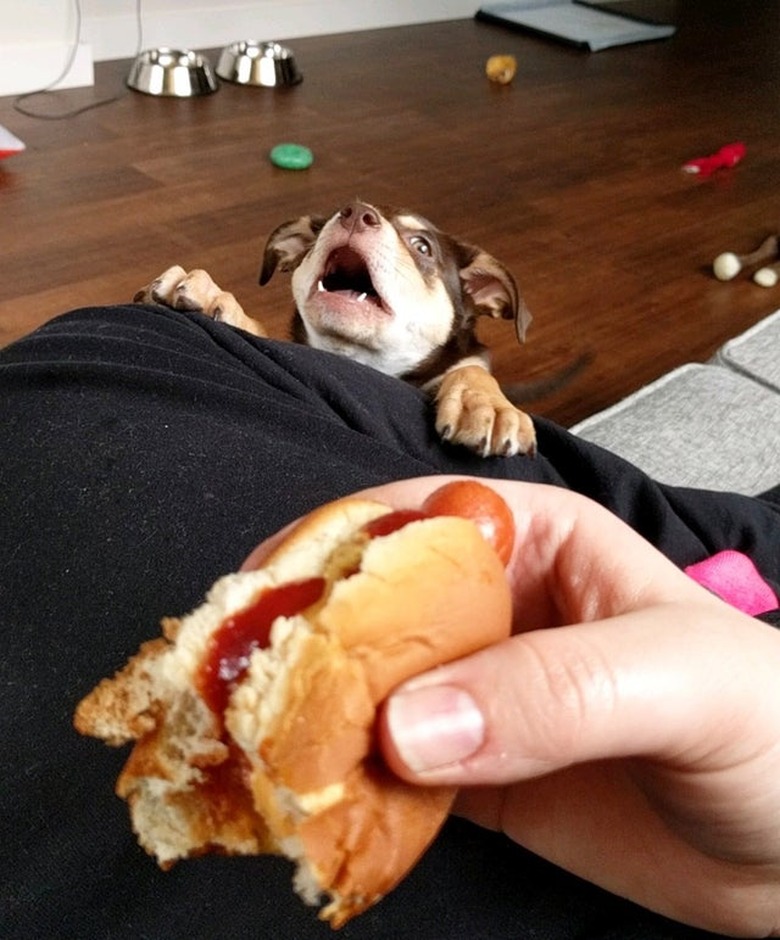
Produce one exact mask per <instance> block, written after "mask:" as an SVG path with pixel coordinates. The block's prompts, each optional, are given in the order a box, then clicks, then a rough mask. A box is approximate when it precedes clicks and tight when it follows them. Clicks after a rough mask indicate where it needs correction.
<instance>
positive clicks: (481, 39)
mask: <svg viewBox="0 0 780 940" xmlns="http://www.w3.org/2000/svg"><path fill="white" fill-rule="evenodd" d="M621 7H623V8H625V9H628V10H637V11H639V12H642V13H644V14H648V13H653V12H656V13H657V14H658V15H659V16H661V17H667V18H673V19H674V20H675V21H676V22H677V24H678V34H677V36H676V37H675V38H674V39H672V40H669V41H665V42H660V43H653V44H647V45H638V46H632V47H624V48H622V49H614V50H609V51H606V52H601V53H598V54H595V55H588V54H586V53H582V52H579V51H576V50H573V49H569V48H567V47H565V46H560V45H556V44H554V43H551V42H545V41H542V40H537V39H533V38H530V37H527V36H522V35H519V34H515V33H511V32H508V31H505V30H502V29H500V28H497V27H493V26H487V25H484V24H477V23H475V22H473V21H470V20H460V21H452V22H447V23H439V24H431V25H425V26H413V27H404V28H400V29H389V30H374V31H369V32H363V33H355V34H349V35H342V36H327V37H316V38H310V39H299V40H295V41H294V42H292V43H291V45H292V46H293V48H294V50H295V52H296V55H297V57H298V61H299V64H300V67H301V69H302V71H303V72H304V81H303V83H302V84H301V85H300V86H298V87H297V88H295V89H292V90H290V91H287V92H273V91H268V90H265V89H247V88H240V87H236V86H231V85H227V84H223V86H222V87H221V89H220V91H219V92H218V93H217V94H215V95H212V96H210V97H208V98H204V99H198V100H168V99H157V98H149V97H146V96H143V95H138V94H135V93H131V92H127V93H125V94H122V96H121V98H120V99H119V100H118V101H117V102H115V103H112V104H110V105H107V106H105V107H102V108H98V109H96V110H92V111H88V112H86V113H84V114H82V115H79V116H78V117H74V118H71V119H68V120H64V121H39V120H32V119H29V118H25V117H22V116H21V115H19V114H17V113H16V112H14V110H13V109H12V102H11V100H10V99H8V98H6V99H0V123H2V124H4V125H6V126H7V127H9V128H10V129H11V130H13V131H14V133H16V134H17V135H18V136H20V137H22V138H23V139H24V140H25V141H26V142H27V144H28V150H27V152H26V153H25V154H24V155H22V156H19V157H15V158H12V159H11V160H7V161H4V162H3V163H2V164H0V218H1V219H2V226H1V227H0V242H1V244H0V342H2V343H7V342H9V341H12V340H13V339H15V338H16V337H18V336H20V335H22V334H23V333H25V332H27V331H29V330H30V329H32V328H34V327H35V326H37V325H39V324H40V323H42V322H44V321H45V320H47V319H48V318H50V317H52V316H54V315H56V314H58V313H61V312H63V311H65V310H67V309H69V308H71V307H75V306H81V305H87V304H97V303H107V302H108V303H110V302H114V301H120V300H126V299H129V298H130V297H132V295H133V293H134V291H135V289H136V288H137V287H139V286H140V285H141V284H143V283H146V282H147V281H148V280H150V279H151V278H152V277H153V276H154V275H155V274H157V273H159V271H160V270H161V269H162V268H164V267H166V266H167V265H168V264H171V263H179V264H182V265H184V266H185V267H196V266H199V267H205V268H207V269H209V270H210V271H211V272H212V274H213V275H214V277H215V278H216V279H217V280H218V281H219V282H220V283H222V284H223V286H225V287H227V288H229V289H231V290H233V291H234V292H235V293H236V294H237V295H238V296H239V298H240V299H241V300H242V302H243V303H244V305H245V307H246V308H247V310H249V311H251V312H254V313H257V314H258V315H261V316H262V318H263V319H264V320H265V321H266V323H267V324H268V325H269V326H270V328H271V331H272V333H273V334H274V335H278V336H283V335H285V333H286V323H287V318H288V315H289V309H290V301H289V288H288V283H287V281H286V279H285V277H284V276H280V277H277V278H276V279H274V281H272V282H271V284H270V285H269V286H267V287H266V288H263V289H262V290H261V289H260V288H259V287H258V286H257V273H258V268H259V260H260V256H261V253H262V249H263V244H264V241H265V237H266V236H267V235H268V233H269V232H270V231H271V230H272V229H273V228H274V227H275V226H276V225H277V224H279V223H280V222H282V221H284V220H286V219H288V218H292V217H294V216H297V215H299V214H302V213H305V212H310V211H316V212H330V211H332V210H334V209H335V208H337V207H338V206H339V205H341V204H342V203H344V202H346V201H347V200H348V199H350V198H352V197H353V196H355V195H359V196H361V197H363V198H365V199H368V200H370V201H374V202H379V203H383V202H385V203H392V204H402V205H407V206H409V207H411V208H414V209H416V210H418V211H420V212H423V213H424V214H426V215H428V216H429V217H430V218H432V219H433V220H434V221H435V222H437V223H438V224H439V225H440V226H441V227H442V228H444V229H446V230H449V231H452V232H454V233H456V234H460V235H461V236H463V237H464V238H467V239H468V240H470V241H473V242H476V243H478V244H481V245H482V246H483V247H484V248H486V249H487V250H489V251H491V252H492V253H493V254H495V255H496V256H497V257H499V258H500V259H501V260H503V261H504V262H505V263H506V264H507V265H508V266H509V267H510V268H511V269H512V270H513V271H514V272H515V274H516V276H517V278H518V280H519V282H520V284H521V288H522V291H523V293H524V296H525V298H526V300H527V302H528V305H529V307H530V308H531V310H532V311H533V313H534V316H535V319H534V323H533V325H532V328H531V331H530V334H529V341H528V343H527V344H526V345H525V346H524V347H522V348H519V347H517V345H516V344H515V342H514V339H513V336H512V331H511V329H509V328H508V326H507V325H506V324H504V323H485V324H484V329H483V334H484V337H485V338H486V339H487V340H488V341H489V342H490V343H491V345H492V346H493V347H494V349H495V363H496V371H497V374H498V375H499V377H500V378H501V379H502V380H504V381H507V382H521V381H523V380H525V379H528V378H535V377H540V376H544V375H547V374H550V373H552V372H555V371H556V370H557V369H558V368H560V367H561V366H562V365H563V364H565V363H566V362H569V361H571V360H572V359H573V358H575V357H576V356H578V355H580V354H581V353H582V352H588V353H591V354H592V356H593V359H592V362H591V364H590V366H589V367H588V368H587V370H586V371H585V372H584V373H583V374H582V375H581V376H580V377H579V378H578V379H577V380H576V381H574V382H573V383H571V384H570V385H569V386H568V387H566V388H565V389H563V390H561V391H559V392H558V393H557V394H555V395H551V396H549V397H548V398H546V399H542V400H540V401H539V402H535V403H534V405H533V407H534V410H537V411H538V412H539V413H543V414H546V415H548V416H550V417H552V418H554V419H556V420H558V421H560V422H562V423H564V424H568V423H571V422H573V421H576V420H578V419H579V418H581V417H583V416H585V415H587V414H589V413H591V412H593V411H595V410H597V409H599V408H602V407H604V406H606V405H608V404H610V403H612V402H614V401H616V400H618V399H619V398H621V397H622V396H623V395H625V394H627V393H629V392H631V391H632V390H634V389H636V388H637V387H639V386H640V385H642V384H644V383H645V382H647V381H650V380H651V379H653V378H655V377H656V376H658V375H660V374H662V373H663V372H665V371H667V370H668V369H671V368H673V367H674V366H676V365H678V364H680V363H682V362H686V361H691V360H696V361H704V360H706V359H707V358H708V357H709V356H710V355H712V353H713V352H714V351H715V349H717V347H718V346H719V345H720V344H721V343H722V342H724V341H725V340H726V339H728V338H729V337H730V336H732V335H734V334H735V333H737V332H739V331H741V330H742V329H745V328H746V327H748V326H750V325H751V324H752V323H754V322H756V321H757V320H759V319H760V318H761V317H763V316H765V315H766V314H768V313H769V312H771V311H772V310H774V309H775V308H777V307H780V292H777V291H772V290H766V289H763V288H760V287H757V286H755V285H754V284H752V282H751V281H749V280H747V279H740V280H738V281H734V282H732V283H729V284H721V283H719V282H717V281H716V280H715V279H714V278H713V277H712V275H711V273H710V269H709V265H710V264H711V261H712V259H713V258H714V257H715V255H717V254H718V253H719V252H720V251H723V250H725V249H733V250H737V251H747V250H749V249H751V248H752V247H754V246H755V245H756V244H757V243H758V242H759V241H760V240H761V238H762V237H763V236H764V235H765V234H767V233H769V232H771V231H777V230H778V212H777V206H776V202H775V200H774V198H773V195H774V192H775V190H776V189H777V182H778V176H779V175H780V125H778V122H777V119H776V111H777V88H778V87H780V74H779V73H780V57H778V56H777V54H776V50H777V48H778V45H780V17H778V15H777V11H776V9H775V5H774V4H767V3H763V2H760V0H712V2H710V3H707V4H701V3H698V2H696V0H678V2H671V0H633V2H632V0H626V2H624V3H622V4H621ZM495 52H511V53H513V54H515V55H516V56H517V59H518V63H519V71H518V75H517V77H516V79H515V81H514V83H513V84H512V85H511V86H509V87H497V86H493V85H491V84H490V83H489V82H487V80H486V79H485V78H484V75H483V67H484V62H485V60H486V58H487V57H488V56H489V55H490V54H493V53H495ZM128 67H129V63H128V62H111V63H102V64H100V65H99V66H98V67H97V70H96V71H97V83H96V86H95V88H94V89H74V90H71V91H66V92H61V93H58V94H57V95H56V96H49V97H48V98H46V99H38V100H35V101H33V102H29V103H30V104H32V105H34V106H35V107H37V108H41V109H45V108H50V109H54V108H55V107H56V108H70V107H76V106H80V105H83V104H86V103H89V102H91V101H94V100H97V99H101V98H104V97H106V96H109V95H112V94H115V93H118V92H122V90H123V82H124V77H125V75H126V73H127V69H128ZM735 139H742V140H744V141H745V142H746V144H747V146H748V155H747V158H746V159H745V161H744V162H743V163H742V164H741V165H740V166H739V167H737V168H736V169H735V170H733V171H730V172H724V173H721V174H719V175H717V176H716V177H713V178H710V179H706V180H705V179H697V178H693V177H690V176H687V175H686V174H684V173H682V172H681V170H680V166H681V164H682V163H683V162H685V160H687V159H689V158H691V157H694V156H698V155H703V154H707V153H711V152H713V151H714V150H717V149H718V148H719V147H720V146H722V145H723V144H725V143H728V142H730V141H732V140H735ZM283 140H295V141H299V142H301V143H305V144H307V145H309V146H310V147H311V148H312V149H313V150H314V152H315V157H316V162H315V164H314V166H313V167H312V169H311V170H309V171H307V172H305V173H290V172H285V171H281V170H278V169H276V168H274V167H273V166H271V164H270V162H269V161H268V156H267V155H268V151H269V149H270V147H271V146H272V145H273V144H275V143H278V142H280V141H283Z"/></svg>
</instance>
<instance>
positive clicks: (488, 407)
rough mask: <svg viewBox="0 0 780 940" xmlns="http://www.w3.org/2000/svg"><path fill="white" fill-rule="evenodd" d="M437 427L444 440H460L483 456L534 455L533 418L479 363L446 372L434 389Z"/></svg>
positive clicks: (460, 442) (459, 442) (459, 441)
mask: <svg viewBox="0 0 780 940" xmlns="http://www.w3.org/2000/svg"><path fill="white" fill-rule="evenodd" d="M435 401H436V430H437V431H438V432H439V434H440V435H441V437H442V438H443V439H444V440H446V441H451V442H452V443H454V444H463V445H464V446H466V447H469V448H470V449H471V450H474V451H476V452H477V453H478V454H481V455H482V456H483V457H511V456H513V455H514V454H528V455H533V454H534V453H535V452H536V432H535V431H534V426H533V422H532V421H531V419H530V418H529V417H528V415H527V414H526V413H525V412H524V411H520V410H519V409H518V408H515V406H514V405H513V404H512V402H511V401H509V399H508V398H507V397H506V396H505V395H504V393H503V392H502V391H501V387H500V386H499V384H498V382H497V381H496V380H495V378H493V376H492V375H491V374H490V373H489V372H488V371H487V369H485V368H483V367H482V366H479V365H465V366H456V367H455V368H453V369H450V370H449V371H448V372H446V373H445V374H444V376H443V378H442V380H441V384H440V385H439V388H438V391H437V392H436V398H435Z"/></svg>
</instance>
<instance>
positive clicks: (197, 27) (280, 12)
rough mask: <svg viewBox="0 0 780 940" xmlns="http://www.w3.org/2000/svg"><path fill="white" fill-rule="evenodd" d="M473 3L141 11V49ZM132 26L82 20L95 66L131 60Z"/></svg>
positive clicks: (197, 45)
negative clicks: (125, 59) (99, 63)
mask: <svg viewBox="0 0 780 940" xmlns="http://www.w3.org/2000/svg"><path fill="white" fill-rule="evenodd" d="M477 5H478V4H477V0H372V2H370V3H366V2H362V0H361V2H357V3H356V2H355V0H328V2H327V3H323V2H322V0H286V2H284V3H280V2H278V0H254V2H237V0H211V2H210V3H209V5H208V7H198V8H197V9H192V8H191V7H190V8H188V7H186V6H185V7H184V8H179V9H176V8H173V7H172V8H170V9H168V10H161V9H159V8H158V9H155V10H154V11H148V12H145V11H144V9H143V6H142V22H143V43H142V45H143V47H144V48H146V49H148V48H152V47H155V46H174V47H176V48H187V49H208V48H218V47H220V46H224V45H227V44H228V43H231V42H235V41H236V40H239V39H256V40H260V41H266V40H277V39H293V38H296V37H300V36H318V35H324V34H327V33H342V32H354V31H356V30H360V29H377V28H382V27H386V26H402V25H406V24H410V23H426V22H436V21H440V20H452V19H458V18H463V17H471V16H473V15H474V11H475V10H476V7H477ZM137 34H138V30H137V23H136V19H135V16H134V15H133V14H131V13H130V12H125V13H123V14H116V15H115V14H113V13H110V14H106V13H103V14H102V15H93V16H86V17H85V18H84V27H83V36H84V39H85V40H86V41H88V42H90V43H91V44H92V47H93V49H94V55H95V61H96V62H100V61H103V60H105V59H121V58H126V57H128V56H132V55H134V53H135V51H136V46H137Z"/></svg>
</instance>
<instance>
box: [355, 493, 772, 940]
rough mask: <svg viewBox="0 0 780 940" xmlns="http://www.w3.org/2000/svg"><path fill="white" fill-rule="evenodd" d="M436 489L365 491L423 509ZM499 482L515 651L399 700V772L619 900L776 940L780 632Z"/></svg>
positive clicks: (593, 514) (618, 531) (391, 720)
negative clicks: (444, 790) (508, 516)
mask: <svg viewBox="0 0 780 940" xmlns="http://www.w3.org/2000/svg"><path fill="white" fill-rule="evenodd" d="M440 484H441V480H440V479H435V480H427V479H426V480H416V481H406V482H404V483H399V484H394V485H391V486H388V487H382V488H379V489H377V490H374V491H372V492H371V495H372V496H374V497H375V498H379V499H382V500H384V501H387V502H391V503H393V504H395V505H399V506H403V505H414V504H419V503H420V502H421V501H423V500H424V499H425V498H426V497H427V495H428V493H429V492H430V491H431V490H433V489H435V488H436V487H438V486H439V485H440ZM491 486H492V487H494V489H496V490H497V491H498V492H500V493H501V495H502V496H503V497H504V499H505V500H506V501H507V503H508V504H509V505H510V507H511V508H512V510H513V514H514V519H515V525H516V537H515V546H514V551H513V554H512V559H511V561H510V563H509V568H508V573H509V577H510V581H511V585H512V594H513V605H514V632H515V635H513V636H512V637H511V638H510V639H508V640H506V641H503V642H500V643H498V644H495V645H493V646H492V647H490V648H489V649H486V650H483V651H481V652H478V653H476V654H475V655H472V656H468V657H466V658H463V659H461V660H459V661H458V662H455V663H452V664H450V665H447V666H443V667H441V668H438V669H436V670H434V671H433V672H430V673H427V674H425V675H421V676H417V677H416V678H414V679H412V680H411V681H408V682H406V683H404V684H403V685H401V687H400V688H398V689H397V690H395V692H394V693H393V694H392V695H391V696H390V697H389V699H388V700H387V702H386V703H385V707H384V710H383V713H382V717H381V731H382V738H383V747H384V752H385V755H386V758H387V760H388V762H389V763H390V765H391V766H392V767H393V769H394V770H395V771H396V772H397V773H398V774H399V775H400V776H402V777H403V778H404V779H406V780H409V781H415V782H417V783H420V784H422V785H432V784H437V785H441V784H451V785H456V786H459V787H460V788H461V789H460V796H459V799H458V803H457V804H456V805H457V810H458V812H460V813H461V814H462V815H464V816H467V817H469V818H471V819H473V820H474V821H476V822H478V823H480V824H482V825H485V826H487V827H490V828H493V829H497V830H503V831H504V832H506V833H507V835H509V836H510V837H511V838H513V839H515V840H516V841H518V842H520V843H521V844H523V845H525V846H527V847H529V848H530V849H532V850H534V851H536V852H537V853H539V854H541V855H543V856H545V857H547V858H549V859H550V860H552V861H554V862H556V863H558V864H560V865H562V866H563V867H565V868H567V869H569V870H571V871H573V872H575V873H577V874H579V875H580V876H582V877H584V878H587V879H588V880H591V881H593V882H596V883H598V884H600V885H602V886H604V887H606V888H607V889H609V890H612V891H614V892H616V893H617V894H620V895H623V896H626V897H629V898H631V899H633V900H635V901H637V902H639V903H640V904H643V905H645V906H647V907H649V908H651V909H654V910H657V911H659V912H661V913H663V914H666V915H668V916H670V917H674V918H676V919H678V920H681V921H683V922H686V923H690V924H694V925H698V926H701V927H704V928H706V929H710V930H716V931H719V932H723V933H728V934H734V935H740V936H741V935H744V936H780V635H779V634H778V633H777V631H776V630H773V629H772V628H771V627H769V626H767V625H765V624H763V623H761V622H760V621H756V620H754V619H753V618H751V617H748V616H745V615H743V614H741V613H739V612H738V611H736V610H734V609H732V608H731V607H729V606H728V605H726V604H725V603H723V602H722V601H720V600H719V599H717V598H716V597H714V596H712V595H710V594H708V593H707V592H706V591H705V590H704V589H703V588H701V587H699V586H698V585H696V584H695V583H694V582H693V581H692V580H690V579H689V578H688V577H687V576H686V575H685V574H683V573H682V572H680V571H679V570H678V569H677V568H675V567H674V566H673V565H672V564H671V563H670V562H668V561H667V560H666V559H665V558H663V557H662V556H661V555H660V554H659V553H657V552H656V551H655V550H654V549H653V548H651V547H650V546H649V545H648V544H647V543H645V542H644V541H643V540H642V539H641V538H640V537H639V536H637V535H636V534H635V533H634V532H632V531H631V530H630V529H629V528H628V527H626V526H625V525H624V524H623V523H622V522H620V521H619V520H617V519H616V518H615V517H613V516H612V515H611V514H609V513H608V512H607V511H605V510H603V509H602V508H600V507H599V506H597V505H595V504H593V503H591V502H589V501H587V500H585V499H584V498H582V497H579V496H577V495H575V494H572V493H569V492H567V491H564V490H560V489H551V488H547V487H542V486H536V485H534V486H530V485H526V484H519V483H504V482H500V481H495V482H492V483H491ZM473 785H479V786H473Z"/></svg>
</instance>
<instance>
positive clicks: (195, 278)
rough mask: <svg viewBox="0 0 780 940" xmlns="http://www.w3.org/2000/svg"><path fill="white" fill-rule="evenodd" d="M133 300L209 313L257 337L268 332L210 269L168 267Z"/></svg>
mask: <svg viewBox="0 0 780 940" xmlns="http://www.w3.org/2000/svg"><path fill="white" fill-rule="evenodd" d="M133 302H134V303H156V304H162V305H163V306H164V307H171V308H172V309H174V310H188V311H192V312H194V313H205V314H206V316H209V317H213V318H214V319H215V320H221V321H222V322H223V323H229V324H230V325H231V326H237V327H238V328H239V329H242V330H246V332H247V333H253V334H254V335H255V336H267V335H268V334H267V333H266V331H265V329H264V328H263V326H262V325H261V324H260V323H259V322H258V321H257V320H254V319H253V318H252V317H248V316H247V315H246V314H245V313H244V311H243V308H242V307H241V304H240V303H239V302H238V301H237V300H236V298H235V297H234V296H233V295H232V294H231V293H229V292H228V291H224V290H222V289H221V288H220V287H219V286H218V285H217V284H215V283H214V281H213V280H212V279H211V276H210V275H209V274H208V273H207V272H206V271H203V270H200V269H199V268H196V269H195V270H193V271H189V272H188V271H185V270H184V268H182V267H180V266H179V265H174V266H173V267H172V268H168V269H167V270H166V271H163V273H162V274H161V275H160V276H159V277H158V278H155V280H153V281H152V283H151V284H147V286H146V287H143V288H141V290H139V291H138V293H137V294H136V295H135V297H134V298H133Z"/></svg>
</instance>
